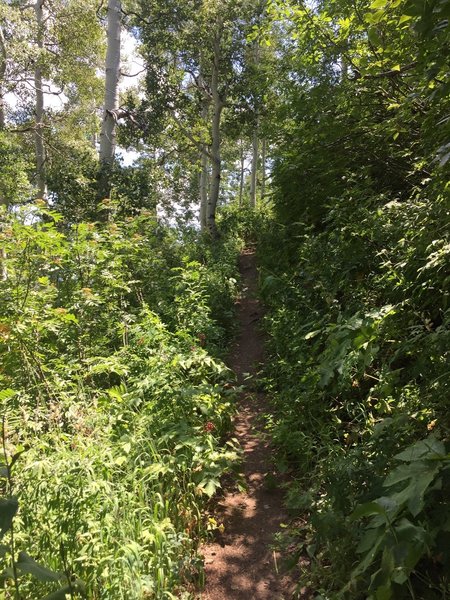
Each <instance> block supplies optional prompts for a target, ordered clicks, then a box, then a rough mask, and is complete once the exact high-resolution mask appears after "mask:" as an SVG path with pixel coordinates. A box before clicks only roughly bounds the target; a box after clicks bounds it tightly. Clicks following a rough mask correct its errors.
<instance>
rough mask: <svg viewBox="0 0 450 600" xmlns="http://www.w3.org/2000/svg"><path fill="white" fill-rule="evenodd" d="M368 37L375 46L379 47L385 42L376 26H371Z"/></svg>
mask: <svg viewBox="0 0 450 600" xmlns="http://www.w3.org/2000/svg"><path fill="white" fill-rule="evenodd" d="M367 37H368V38H369V42H370V43H371V44H372V45H373V46H376V47H378V46H381V45H382V44H383V40H382V39H381V37H380V34H379V33H378V29H377V28H376V27H369V29H368V31H367Z"/></svg>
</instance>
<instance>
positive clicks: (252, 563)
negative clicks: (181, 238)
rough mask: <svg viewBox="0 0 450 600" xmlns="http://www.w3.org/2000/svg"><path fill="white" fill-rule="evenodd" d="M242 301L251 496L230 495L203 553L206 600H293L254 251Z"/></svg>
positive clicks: (239, 367) (240, 345)
mask: <svg viewBox="0 0 450 600" xmlns="http://www.w3.org/2000/svg"><path fill="white" fill-rule="evenodd" d="M240 271H241V275H242V282H243V290H242V298H241V301H240V303H239V307H238V319H239V334H238V336H237V339H236V342H235V345H234V348H233V349H232V352H231V356H230V359H229V366H230V367H231V368H232V369H233V370H234V371H235V373H236V375H237V377H238V382H239V384H240V385H242V386H243V387H244V391H243V393H242V395H241V399H240V408H239V413H238V415H237V416H236V419H235V432H234V435H235V437H236V438H237V439H238V440H239V443H240V444H241V447H242V448H243V451H244V457H243V465H242V472H243V475H244V478H245V482H246V486H247V491H246V492H241V491H237V490H236V489H228V490H225V495H224V497H223V498H221V500H220V502H219V503H218V507H217V513H216V516H215V518H216V520H217V521H219V522H220V523H223V525H224V527H225V529H224V532H223V533H222V534H220V535H218V537H217V538H216V540H215V541H214V542H212V543H210V544H208V545H206V546H204V547H203V548H202V553H203V554H204V556H205V576H206V585H205V589H204V590H203V591H202V593H201V595H200V596H199V598H201V600H290V599H291V598H295V596H294V595H293V594H294V591H295V583H296V582H295V579H294V575H293V574H292V573H283V559H282V557H280V556H279V554H278V553H275V552H274V551H273V550H272V544H273V537H274V535H275V534H276V533H277V532H279V531H281V528H280V523H283V522H285V521H286V519H287V515H286V513H285V512H284V510H283V492H282V490H281V489H280V488H279V487H278V486H277V477H276V475H275V477H274V476H273V475H272V473H273V466H272V464H271V458H272V456H273V452H272V449H271V447H270V444H269V441H268V439H267V436H266V434H265V433H264V424H263V421H262V417H263V414H264V413H265V412H266V410H267V405H266V398H265V395H264V394H262V393H259V392H257V391H256V389H255V386H256V375H257V370H258V365H259V364H260V363H261V362H262V361H263V359H264V339H263V335H262V333H261V331H260V327H259V321H260V318H261V316H262V307H261V306H260V303H259V301H258V299H257V296H256V292H257V270H256V263H255V254H254V251H253V249H251V248H250V249H247V250H245V251H244V252H243V254H242V255H241V257H240Z"/></svg>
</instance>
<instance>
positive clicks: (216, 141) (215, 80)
mask: <svg viewBox="0 0 450 600" xmlns="http://www.w3.org/2000/svg"><path fill="white" fill-rule="evenodd" d="M221 34H222V23H220V22H219V24H218V28H217V32H216V35H215V36H214V42H213V50H214V57H213V65H212V77H211V95H212V106H213V117H212V127H211V140H212V143H211V162H212V170H211V187H210V193H209V198H208V204H207V211H206V224H207V228H208V231H209V233H210V234H211V236H212V237H213V238H217V237H218V231H217V225H216V208H217V202H218V200H219V192H220V178H221V170H222V161H221V155H220V120H221V116H222V110H223V101H222V98H221V97H220V93H219V77H220V59H221V53H220V38H221Z"/></svg>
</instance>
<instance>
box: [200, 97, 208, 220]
mask: <svg viewBox="0 0 450 600" xmlns="http://www.w3.org/2000/svg"><path fill="white" fill-rule="evenodd" d="M202 118H203V120H204V121H205V122H206V120H207V119H208V103H207V102H206V100H205V101H204V102H203V107H202ZM208 162H209V161H208V154H207V148H206V144H203V151H202V157H201V171H200V228H201V230H202V231H206V229H207V222H206V212H207V206H208V166H209V165H208Z"/></svg>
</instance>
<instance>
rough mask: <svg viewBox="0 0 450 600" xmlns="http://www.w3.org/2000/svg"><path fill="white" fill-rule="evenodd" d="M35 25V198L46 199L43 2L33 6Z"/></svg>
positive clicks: (38, 1) (38, 0)
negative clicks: (42, 65) (36, 55)
mask: <svg viewBox="0 0 450 600" xmlns="http://www.w3.org/2000/svg"><path fill="white" fill-rule="evenodd" d="M34 12H35V16H36V24H37V38H36V42H37V47H38V58H37V61H36V66H35V69H34V88H35V93H36V103H35V113H36V114H35V119H36V122H35V126H34V148H35V155H36V188H37V189H36V197H37V198H43V199H44V200H46V199H47V178H46V173H45V160H46V155H45V143H44V90H43V87H42V85H43V82H42V69H41V59H42V53H43V50H44V0H37V2H36V4H35V5H34Z"/></svg>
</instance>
